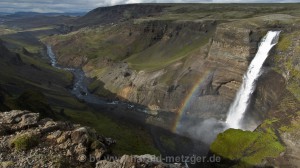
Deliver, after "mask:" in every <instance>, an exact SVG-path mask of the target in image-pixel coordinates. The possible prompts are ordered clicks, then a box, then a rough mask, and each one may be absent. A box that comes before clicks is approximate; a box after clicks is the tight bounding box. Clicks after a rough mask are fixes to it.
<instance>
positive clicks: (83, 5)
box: [0, 0, 300, 12]
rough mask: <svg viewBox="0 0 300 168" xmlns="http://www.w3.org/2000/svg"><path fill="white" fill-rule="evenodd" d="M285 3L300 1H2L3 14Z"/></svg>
mask: <svg viewBox="0 0 300 168" xmlns="http://www.w3.org/2000/svg"><path fill="white" fill-rule="evenodd" d="M245 2H247V3H250V2H257V3H259V2H265V3H271V2H274V3H284V2H300V0H265V1H261V0H248V1H244V0H1V1H0V11H1V12H16V11H34V12H86V11H89V10H92V9H94V8H97V7H100V6H112V5H119V4H132V3H245Z"/></svg>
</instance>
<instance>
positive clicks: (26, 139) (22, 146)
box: [11, 134, 38, 151]
mask: <svg viewBox="0 0 300 168" xmlns="http://www.w3.org/2000/svg"><path fill="white" fill-rule="evenodd" d="M37 144H38V137H37V136H36V135H33V134H22V135H17V137H15V138H14V139H13V140H12V141H11V146H13V147H14V148H15V149H16V150H17V151H25V150H29V149H31V148H33V147H34V146H36V145H37Z"/></svg>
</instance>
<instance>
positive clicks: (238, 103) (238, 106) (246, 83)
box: [226, 31, 280, 129]
mask: <svg viewBox="0 0 300 168" xmlns="http://www.w3.org/2000/svg"><path fill="white" fill-rule="evenodd" d="M279 34H280V31H269V32H268V33H267V35H266V36H265V37H264V38H263V39H262V41H261V43H260V46H259V48H258V51H257V53H256V55H255V57H254V59H253V60H252V62H251V64H250V66H249V68H248V70H247V72H246V74H245V75H244V77H243V84H242V86H241V88H240V89H239V91H238V92H237V95H236V98H235V100H234V102H233V103H232V104H231V106H230V109H229V112H228V115H227V119H226V123H227V125H228V127H230V128H237V129H239V128H241V127H242V126H241V123H240V122H241V120H242V119H243V117H244V114H245V112H246V110H247V107H248V105H249V103H250V98H251V95H252V93H253V92H254V90H255V88H256V81H257V78H258V77H259V76H260V75H261V69H262V66H263V63H264V62H265V60H266V58H267V57H268V55H269V51H270V50H271V48H272V47H273V46H274V45H276V44H277V42H278V38H279Z"/></svg>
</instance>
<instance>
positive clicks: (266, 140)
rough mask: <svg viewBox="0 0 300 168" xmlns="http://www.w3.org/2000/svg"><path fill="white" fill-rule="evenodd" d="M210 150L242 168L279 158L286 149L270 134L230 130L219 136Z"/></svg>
mask: <svg viewBox="0 0 300 168" xmlns="http://www.w3.org/2000/svg"><path fill="white" fill-rule="evenodd" d="M210 150H211V151H212V152H213V153H214V154H217V155H219V156H221V157H223V158H224V159H228V160H231V161H234V162H236V163H238V165H240V166H243V165H244V166H245V165H252V166H257V165H259V164H261V163H262V162H263V160H264V159H266V158H270V157H271V158H274V157H278V156H279V155H280V153H281V152H283V151H284V150H285V147H284V146H283V145H282V144H281V143H280V142H279V140H278V139H277V138H275V137H274V136H273V135H272V134H269V133H262V132H251V131H242V130H236V129H229V130H226V131H225V132H224V133H221V134H219V135H218V136H217V139H216V140H215V141H214V142H213V143H212V144H211V147H210Z"/></svg>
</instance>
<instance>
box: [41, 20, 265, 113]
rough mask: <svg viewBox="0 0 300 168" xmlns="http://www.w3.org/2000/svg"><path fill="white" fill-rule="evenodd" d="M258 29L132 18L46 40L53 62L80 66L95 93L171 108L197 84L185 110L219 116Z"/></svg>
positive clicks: (239, 78) (232, 93) (231, 95)
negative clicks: (51, 46)
mask: <svg viewBox="0 0 300 168" xmlns="http://www.w3.org/2000/svg"><path fill="white" fill-rule="evenodd" d="M260 20H263V19H260ZM264 27H265V26H263V27H261V28H260V29H256V28H255V27H250V28H247V27H244V26H237V25H236V24H235V23H219V22H218V21H215V20H208V21H153V20H151V21H141V20H136V21H135V23H122V24H118V25H115V26H104V27H98V28H85V29H81V30H79V31H76V32H72V33H70V34H68V35H63V36H56V37H52V38H50V39H48V40H47V41H48V42H49V43H51V44H52V45H53V48H54V50H55V52H56V54H57V57H58V61H59V63H60V64H62V65H65V66H75V67H78V66H81V67H82V68H83V70H84V71H85V73H86V75H87V76H88V77H91V78H94V79H96V81H95V82H94V83H92V84H91V86H90V90H91V91H92V92H94V93H96V94H99V95H100V96H102V97H103V96H104V97H109V98H115V96H117V97H118V98H119V99H123V100H126V101H130V102H133V103H138V104H141V105H144V106H147V107H148V108H149V109H150V110H154V111H156V110H162V111H171V112H177V111H178V110H179V109H180V107H181V106H182V105H183V103H184V101H185V98H188V96H189V95H190V94H191V92H193V88H195V87H196V86H198V90H195V91H194V94H195V95H196V98H194V99H193V100H191V101H193V103H191V106H190V107H189V109H188V111H190V112H191V113H190V115H192V116H197V117H200V118H208V117H217V118H225V115H226V112H227V109H228V108H229V105H230V103H231V102H232V100H233V99H234V97H235V94H236V92H237V90H238V88H239V86H240V85H241V81H242V76H243V74H244V73H245V71H246V69H247V67H248V64H249V63H250V61H251V59H252V58H253V57H254V54H255V53H256V50H257V47H258V43H259V41H260V38H261V37H262V35H264V33H265V32H266V29H265V28H264ZM95 43H98V44H97V45H95ZM74 46H76V47H75V48H76V49H74ZM74 51H78V52H74ZM97 80H98V81H101V83H104V86H99V85H97ZM105 90H109V91H110V92H112V93H113V94H109V95H108V94H107V92H106V91H105ZM112 96H113V97H112ZM212 102H214V103H213V104H212ZM265 110H266V109H265ZM260 118H261V116H260Z"/></svg>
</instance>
